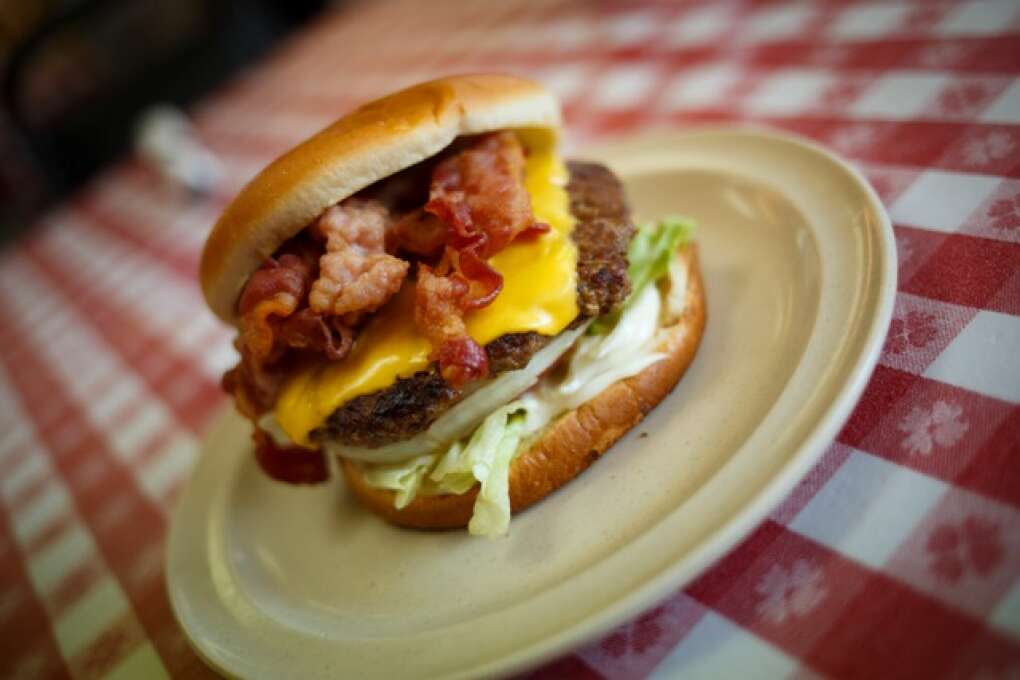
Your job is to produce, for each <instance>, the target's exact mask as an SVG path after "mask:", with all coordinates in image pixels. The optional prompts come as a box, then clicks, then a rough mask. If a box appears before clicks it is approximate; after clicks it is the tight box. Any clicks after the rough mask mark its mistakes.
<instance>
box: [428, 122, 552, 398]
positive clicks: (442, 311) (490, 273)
mask: <svg viewBox="0 0 1020 680" xmlns="http://www.w3.org/2000/svg"><path fill="white" fill-rule="evenodd" d="M524 164H525V158H524V149H523V148H522V147H521V144H520V142H519V141H518V140H517V137H516V136H515V135H514V134H513V133H510V132H497V133H492V134H487V135H484V136H481V137H479V138H477V139H476V140H475V141H474V142H473V143H471V144H470V145H468V146H467V147H465V148H463V149H462V150H460V151H458V152H457V153H455V154H453V155H451V156H449V157H448V158H446V159H444V160H442V161H440V162H439V164H438V165H437V166H436V168H435V170H434V171H433V173H432V186H431V189H430V191H429V201H428V203H426V204H425V212H426V213H428V214H431V215H434V216H436V217H437V218H439V220H441V221H442V222H443V223H444V224H445V225H446V229H447V233H446V244H445V246H446V247H445V250H444V252H443V257H442V259H441V260H440V262H439V264H438V266H437V267H436V268H435V270H433V269H431V268H429V267H427V266H425V265H420V266H419V269H418V281H417V291H416V305H417V307H416V310H415V321H416V323H417V325H418V328H419V329H420V330H421V331H422V333H424V334H425V335H426V337H428V338H429V341H430V342H431V343H432V346H433V348H434V354H435V358H436V359H437V360H438V362H439V369H440V373H441V374H442V375H443V377H444V379H446V381H447V382H449V383H450V384H451V385H454V386H455V387H459V386H461V385H463V384H464V383H466V382H468V381H470V380H474V379H477V378H482V377H485V375H486V374H487V373H488V363H487V361H486V358H485V352H484V351H483V350H482V348H481V347H480V346H479V345H478V344H477V343H476V342H475V341H474V340H472V339H471V337H470V336H469V335H468V333H467V328H466V326H465V325H464V321H463V316H464V313H465V312H467V311H469V310H473V309H480V308H482V307H484V306H486V305H488V304H489V303H491V302H492V301H493V300H494V299H495V298H496V296H497V295H499V292H500V291H501V290H502V288H503V277H502V275H501V274H500V273H499V272H497V271H496V270H495V269H493V268H492V266H491V265H490V264H489V263H488V261H487V260H488V258H490V257H492V256H493V255H495V254H496V253H498V252H499V251H501V250H502V249H503V248H505V247H506V246H507V245H509V244H510V243H511V242H512V241H513V240H514V239H516V238H518V237H519V236H523V237H533V236H535V235H538V234H540V233H542V232H545V231H548V229H549V227H548V225H544V224H539V223H536V222H535V218H534V214H533V213H532V211H531V196H530V195H529V194H528V191H527V188H526V187H525V186H524ZM430 245H431V244H430Z"/></svg>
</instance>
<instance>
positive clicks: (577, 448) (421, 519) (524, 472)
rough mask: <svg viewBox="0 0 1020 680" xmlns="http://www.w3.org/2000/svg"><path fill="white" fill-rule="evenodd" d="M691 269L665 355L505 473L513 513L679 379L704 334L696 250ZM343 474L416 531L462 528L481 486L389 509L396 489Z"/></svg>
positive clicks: (348, 466)
mask: <svg viewBox="0 0 1020 680" xmlns="http://www.w3.org/2000/svg"><path fill="white" fill-rule="evenodd" d="M678 255H679V257H680V258H684V259H686V260H687V263H688V272H689V274H688V279H687V294H686V302H685V305H684V309H683V312H682V313H681V314H680V317H679V318H678V319H677V320H676V322H675V323H673V324H671V325H670V326H668V327H666V328H665V329H664V330H665V331H666V333H665V337H664V338H663V340H662V342H661V344H660V345H659V347H658V348H657V349H658V350H659V351H661V352H663V353H665V354H666V357H665V358H664V359H662V360H661V361H658V362H656V363H654V364H652V365H651V366H649V367H648V368H646V369H644V370H643V371H641V372H640V373H638V374H637V375H634V376H632V377H630V378H626V379H623V380H619V381H617V382H615V383H613V384H612V385H610V386H609V387H607V388H606V389H604V390H603V391H602V392H600V393H599V394H598V395H596V396H595V397H594V398H593V399H590V400H589V401H587V402H585V403H584V404H582V405H581V406H579V407H578V408H576V409H574V410H572V411H568V412H567V413H564V414H563V415H561V416H560V417H559V418H557V419H556V421H555V422H553V423H552V424H551V425H549V426H548V427H547V428H546V429H545V431H544V432H543V433H542V434H541V435H540V436H539V438H538V439H537V440H536V441H534V442H533V443H532V444H531V448H529V449H528V450H527V451H525V452H524V453H522V454H520V455H518V456H517V458H515V459H514V462H513V464H512V465H511V467H510V489H509V490H510V507H511V509H512V510H513V512H515V513H516V512H518V511H520V510H523V509H524V508H527V507H528V506H530V505H532V504H533V503H537V502H538V501H540V500H542V499H543V498H545V497H546V496H548V495H549V494H551V493H552V492H553V491H555V490H556V489H558V488H560V487H561V486H563V485H564V484H566V483H567V482H569V481H570V480H571V479H573V478H574V477H576V476H577V475H579V474H581V473H582V472H583V471H584V470H585V469H586V468H587V467H588V466H589V465H591V464H592V463H593V462H594V461H595V460H596V459H597V458H598V457H599V456H601V455H602V454H603V453H604V452H605V451H606V449H608V448H609V447H610V446H612V445H613V443H614V442H615V441H616V440H617V439H619V438H620V437H622V436H623V435H624V434H625V433H626V432H627V431H628V430H630V429H631V428H632V427H634V426H635V425H637V424H638V423H639V422H641V419H642V418H644V417H645V415H646V414H647V413H648V412H649V411H651V410H652V409H653V408H655V407H656V405H658V404H659V402H661V401H662V400H663V399H664V398H665V397H666V395H667V394H669V393H670V391H671V390H672V389H673V388H674V387H675V386H676V384H677V383H678V382H679V381H680V378H681V377H682V376H683V374H684V372H685V371H686V370H687V367H688V366H689V365H690V363H691V360H692V359H694V354H695V352H697V350H698V345H699V343H700V342H701V336H702V333H703V331H704V329H705V292H704V286H703V284H702V280H701V271H700V269H699V267H698V258H697V251H696V249H695V247H694V246H686V247H685V248H683V249H681V251H680V252H679V253H678ZM340 463H341V468H342V469H343V471H344V476H345V477H346V479H347V483H348V485H349V486H350V488H351V490H352V491H353V492H354V495H355V496H356V497H357V498H358V500H359V501H360V502H361V504H362V505H364V506H365V507H366V508H368V509H369V510H371V511H372V512H374V513H376V514H378V515H381V516H382V517H383V518H384V519H386V520H387V521H389V522H392V523H393V524H397V525H400V526H405V527H413V528H416V529H455V528H459V527H465V526H467V524H468V522H469V521H470V520H471V515H472V513H473V511H474V504H475V496H476V495H478V485H477V484H476V485H475V487H474V488H472V489H470V490H469V491H467V492H466V493H463V494H457V495H455V494H442V495H437V496H418V497H416V498H415V499H414V500H413V501H412V502H411V503H409V504H408V505H407V506H406V507H404V508H401V509H397V508H396V507H395V506H394V496H395V493H394V492H393V491H390V490H387V489H380V488H377V487H373V486H369V485H368V484H367V483H366V482H365V478H364V475H363V474H362V471H361V468H360V467H359V466H358V465H357V464H356V463H354V462H353V461H350V460H347V459H345V458H341V459H340Z"/></svg>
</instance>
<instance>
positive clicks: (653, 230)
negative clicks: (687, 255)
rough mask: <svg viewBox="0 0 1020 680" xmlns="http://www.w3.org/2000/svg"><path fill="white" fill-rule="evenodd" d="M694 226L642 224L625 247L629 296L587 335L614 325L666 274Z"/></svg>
mask: <svg viewBox="0 0 1020 680" xmlns="http://www.w3.org/2000/svg"><path fill="white" fill-rule="evenodd" d="M693 231H694V223H693V222H692V221H691V220H689V219H686V218H682V217H666V218H663V219H661V220H659V221H658V222H645V223H644V224H642V225H641V226H639V227H638V228H637V233H635V234H634V238H632V239H631V241H630V245H629V246H628V247H627V263H628V264H627V276H629V277H630V295H629V296H628V297H627V300H626V301H625V302H624V303H623V305H621V307H620V309H618V310H616V311H615V312H613V313H611V314H606V315H605V316H602V317H599V318H598V319H596V320H595V322H594V323H592V325H591V326H590V327H589V329H588V333H589V334H590V335H603V334H605V333H608V332H609V331H610V330H611V329H612V328H613V326H615V325H616V322H617V320H618V319H619V318H620V313H621V312H622V310H623V309H624V308H626V307H627V305H628V304H630V303H631V302H633V301H634V300H636V299H637V296H638V295H639V294H640V293H641V291H642V290H643V289H644V287H645V286H647V285H648V284H649V283H652V282H654V281H658V280H659V279H660V278H662V277H663V276H665V275H666V272H668V271H669V263H670V261H671V260H672V259H673V258H674V257H676V251H677V248H679V247H680V246H681V245H682V244H683V243H686V242H687V240H688V239H690V237H691V234H692V233H693Z"/></svg>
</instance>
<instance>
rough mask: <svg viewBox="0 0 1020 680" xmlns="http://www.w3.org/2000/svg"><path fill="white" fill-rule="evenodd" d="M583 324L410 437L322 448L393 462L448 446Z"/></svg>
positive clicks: (525, 383) (566, 345)
mask: <svg viewBox="0 0 1020 680" xmlns="http://www.w3.org/2000/svg"><path fill="white" fill-rule="evenodd" d="M589 323H590V322H589ZM587 328H588V323H584V324H582V325H581V326H579V327H578V328H574V329H571V330H568V331H564V332H562V333H560V334H559V335H558V336H556V337H555V338H554V339H553V340H552V341H551V342H550V343H549V344H548V345H546V346H545V347H543V348H542V349H541V350H539V351H538V352H537V353H536V354H535V356H533V357H532V358H531V361H529V362H528V365H527V366H525V367H524V368H521V369H518V370H516V371H507V372H506V373H502V374H500V375H498V376H496V377H495V378H491V379H490V380H488V381H487V382H486V383H485V384H483V385H482V386H481V387H479V388H477V389H476V390H475V391H474V392H472V393H471V394H470V395H469V396H468V397H466V398H465V399H464V400H463V401H461V402H460V403H458V404H456V405H454V406H453V407H451V408H450V409H449V410H448V411H446V412H445V413H444V414H443V415H441V416H439V417H438V418H437V419H436V421H435V422H434V423H432V425H431V426H430V427H429V429H427V430H425V431H424V432H421V433H419V434H416V435H415V436H413V437H411V438H410V439H405V440H403V441H399V442H394V443H392V444H387V445H385V446H380V447H377V448H368V447H364V446H345V445H343V444H338V443H337V442H324V443H323V449H324V450H325V451H326V453H328V454H331V455H337V456H343V457H345V458H353V459H355V460H360V461H364V462H367V463H397V462H400V461H402V460H406V459H408V458H412V457H414V456H420V455H422V454H425V453H432V452H434V451H437V450H439V449H441V448H443V447H444V446H448V445H449V444H450V443H451V442H454V441H456V440H458V439H461V438H462V437H466V436H467V435H468V434H470V433H471V432H472V431H474V429H475V428H476V427H478V425H479V424H480V423H481V422H482V421H483V420H484V419H485V417H486V416H487V415H489V414H490V413H492V412H493V411H495V410H496V409H497V408H499V407H500V406H503V405H504V404H506V403H508V402H509V401H511V400H512V399H513V398H515V397H516V396H518V395H519V394H521V393H523V392H524V391H526V390H527V389H528V388H529V387H531V386H532V385H534V384H535V383H536V382H538V378H539V376H541V375H542V373H544V372H545V370H546V369H547V368H549V367H550V366H552V365H553V364H554V363H555V362H556V360H557V359H559V358H560V357H561V356H563V354H564V353H565V352H566V351H567V350H568V349H570V348H571V347H572V346H573V344H574V342H575V341H576V340H577V338H578V337H580V336H581V334H582V333H584V331H585V330H586V329H587Z"/></svg>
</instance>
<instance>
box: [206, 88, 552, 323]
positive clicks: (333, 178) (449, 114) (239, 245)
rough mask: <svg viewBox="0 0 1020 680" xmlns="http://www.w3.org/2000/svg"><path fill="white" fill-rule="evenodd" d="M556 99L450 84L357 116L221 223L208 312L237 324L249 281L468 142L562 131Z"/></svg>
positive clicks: (213, 247) (252, 188)
mask: <svg viewBox="0 0 1020 680" xmlns="http://www.w3.org/2000/svg"><path fill="white" fill-rule="evenodd" d="M559 122H560V112H559V106H558V104H557V102H556V99H555V98H554V97H553V96H552V94H550V93H549V92H548V91H547V90H545V89H544V88H543V87H542V86H541V85H539V84H538V83H535V82H532V81H530V80H524V79H522V78H516V77H513V76H507V75H496V74H481V75H463V76H453V77H449V78H441V79H439V80H433V81H430V82H427V83H422V84H420V85H415V86H413V87H410V88H408V89H406V90H401V91H400V92H397V93H395V94H391V95H389V96H387V97H383V98H382V99H377V100H376V101H373V102H370V103H368V104H365V105H364V106H361V107H360V108H358V109H355V110H354V111H352V112H351V113H349V114H347V115H346V116H344V117H343V118H340V119H339V120H337V121H336V122H335V123H333V124H332V125H330V126H329V127H327V128H326V129H324V130H322V131H321V132H319V133H317V134H315V135H314V136H312V137H311V138H310V139H308V140H306V141H304V142H302V143H301V144H299V145H298V146H296V147H294V148H293V149H291V150H290V151H288V152H287V153H285V154H283V155H282V156H280V157H279V158H277V159H276V160H275V161H273V162H272V163H270V164H269V165H268V166H267V167H266V168H265V169H264V170H263V171H262V172H260V173H259V174H258V175H257V176H256V177H255V178H254V179H252V180H251V181H250V182H249V183H248V184H247V185H246V186H245V187H244V189H242V190H241V193H240V194H238V195H237V197H236V198H234V200H233V201H231V203H230V204H229V205H228V206H227V207H226V209H225V210H224V211H223V215H222V216H221V217H220V219H219V220H218V221H217V222H216V225H215V226H214V227H213V229H212V232H210V234H209V238H208V240H207V241H206V244H205V249H204V250H203V252H202V261H201V266H200V278H201V282H202V290H203V292H204V293H205V298H206V301H207V302H208V303H209V307H210V308H212V310H213V312H215V313H216V315H217V316H219V317H220V318H221V319H223V320H224V321H227V322H234V321H235V306H236V304H237V299H238V297H239V296H240V294H241V291H242V290H243V289H244V285H245V283H246V282H247V281H248V277H249V276H251V274H252V273H253V272H254V271H255V270H256V269H258V268H259V267H260V266H261V265H262V263H263V262H264V261H265V260H266V258H268V257H269V256H271V255H272V254H273V253H274V252H275V251H276V250H277V248H279V247H280V245H282V244H283V242H284V241H286V240H287V239H289V238H291V237H292V236H294V235H295V234H297V233H298V232H300V231H301V230H302V229H304V228H305V227H307V226H308V225H309V224H310V223H311V222H312V221H313V220H314V219H315V218H316V217H318V216H319V215H320V214H322V213H323V211H325V210H326V208H329V207H330V206H332V205H334V204H335V203H337V202H339V201H342V200H343V199H345V198H347V197H348V196H350V195H352V194H354V193H356V192H357V191H359V190H361V189H363V188H365V187H367V186H369V185H370V184H373V183H374V182H377V181H379V180H381V179H383V178H385V177H389V176H390V175H392V174H394V173H396V172H399V171H400V170H403V169H405V168H408V167H410V166H412V165H414V164H416V163H418V162H420V161H423V160H425V159H426V158H429V157H431V156H434V155H435V154H437V153H438V152H439V151H441V150H442V149H443V148H445V147H446V146H448V145H449V144H450V143H451V142H453V140H454V139H456V138H457V137H458V136H460V135H472V134H480V133H483V132H491V131H495V130H503V129H507V128H536V127H537V128H557V127H558V126H559Z"/></svg>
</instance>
